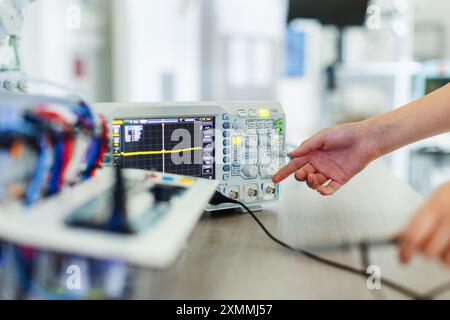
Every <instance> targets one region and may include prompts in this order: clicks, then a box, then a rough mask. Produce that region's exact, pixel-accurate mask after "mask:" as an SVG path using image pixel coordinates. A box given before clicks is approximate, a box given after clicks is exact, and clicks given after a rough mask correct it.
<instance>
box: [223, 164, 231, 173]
mask: <svg viewBox="0 0 450 320" xmlns="http://www.w3.org/2000/svg"><path fill="white" fill-rule="evenodd" d="M223 171H224V172H229V171H231V166H229V165H226V166H223Z"/></svg>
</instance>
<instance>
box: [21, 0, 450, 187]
mask: <svg viewBox="0 0 450 320" xmlns="http://www.w3.org/2000/svg"><path fill="white" fill-rule="evenodd" d="M448 12H450V2H449V1H448V0H414V1H413V0H371V1H368V0H346V1H342V0H341V1H339V0H314V1H308V0H291V1H288V0H147V1H143V0H89V1H87V0H38V1H34V2H32V3H31V5H30V6H29V7H28V8H27V11H26V18H25V26H24V30H23V40H22V41H21V43H20V52H21V58H22V59H21V64H22V70H23V71H24V72H25V73H27V74H28V75H29V76H31V77H35V78H44V79H48V80H51V81H54V82H58V83H61V84H65V85H67V86H70V87H74V88H76V90H79V91H81V92H84V93H85V94H87V95H88V96H89V97H91V99H92V100H93V101H95V102H97V101H102V102H107V101H164V100H169V101H170V100H178V101H180V100H231V99H232V100H272V99H274V100H279V101H281V103H282V104H283V106H284V108H285V111H286V113H287V120H288V128H287V133H288V141H289V142H290V143H291V144H293V145H298V144H299V143H300V141H301V140H302V139H304V138H306V137H307V136H308V135H310V134H312V133H314V132H315V131H317V130H318V129H320V128H322V127H326V126H330V125H333V124H336V123H342V122H347V121H356V120H360V119H364V118H366V117H369V116H371V115H374V114H377V113H380V112H383V111H388V110H390V109H392V108H395V107H398V106H401V105H402V104H404V103H407V102H408V101H410V100H412V99H414V98H416V97H419V96H422V95H424V94H426V93H428V92H430V91H432V90H434V89H436V88H439V87H440V86H442V85H443V84H445V83H447V82H448V81H449V78H450V20H449V19H448V16H447V14H448ZM386 160H387V161H388V162H389V163H390V165H391V167H392V170H393V171H394V172H395V174H396V175H397V176H398V177H400V178H401V179H403V180H405V181H407V182H408V183H410V184H411V185H412V186H413V187H414V188H415V189H416V190H417V191H419V192H420V193H422V194H424V195H426V194H428V193H429V192H430V191H431V190H432V188H433V187H435V186H437V185H438V184H440V183H441V182H443V181H444V180H447V179H450V136H449V135H443V136H440V137H437V138H433V139H430V140H427V141H424V142H421V143H417V144H415V145H412V146H409V147H406V148H404V149H402V150H400V151H398V152H396V153H394V154H393V155H391V156H389V157H387V158H386Z"/></svg>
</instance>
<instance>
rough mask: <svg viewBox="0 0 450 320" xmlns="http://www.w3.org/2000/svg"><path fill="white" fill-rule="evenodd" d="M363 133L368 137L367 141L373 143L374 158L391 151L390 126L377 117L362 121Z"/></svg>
mask: <svg viewBox="0 0 450 320" xmlns="http://www.w3.org/2000/svg"><path fill="white" fill-rule="evenodd" d="M361 126H362V130H363V134H364V136H365V137H366V143H369V144H370V145H371V149H372V150H373V155H372V158H373V159H372V160H375V159H378V158H380V157H382V156H384V155H385V154H387V153H389V152H390V151H392V150H390V141H391V139H390V135H391V134H392V133H391V132H390V131H391V129H390V126H389V125H387V124H385V123H382V122H380V121H378V119H377V118H376V117H375V118H369V119H366V120H363V121H361Z"/></svg>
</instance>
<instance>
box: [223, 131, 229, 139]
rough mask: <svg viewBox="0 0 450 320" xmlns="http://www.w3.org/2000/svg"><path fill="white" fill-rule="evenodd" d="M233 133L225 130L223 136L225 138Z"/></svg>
mask: <svg viewBox="0 0 450 320" xmlns="http://www.w3.org/2000/svg"><path fill="white" fill-rule="evenodd" d="M230 135H231V133H230V131H224V132H223V137H224V138H228V137H229V136H230Z"/></svg>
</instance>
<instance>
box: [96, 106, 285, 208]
mask: <svg viewBox="0 0 450 320" xmlns="http://www.w3.org/2000/svg"><path fill="white" fill-rule="evenodd" d="M94 108H95V110H96V111H97V112H99V113H101V114H103V115H104V116H106V117H108V118H109V119H108V121H109V122H110V124H111V127H110V130H111V136H112V146H111V150H110V152H109V155H108V156H107V157H106V162H107V164H111V165H114V166H119V167H123V168H137V169H147V170H154V171H160V172H166V173H173V174H180V175H187V176H194V177H201V178H206V179H211V180H218V181H219V190H220V191H221V192H222V193H223V194H225V195H226V196H228V197H230V198H233V199H236V200H240V201H242V202H244V203H246V204H248V205H251V206H252V205H258V204H260V203H264V202H270V201H274V200H277V199H278V198H279V196H280V190H279V186H278V185H276V184H274V183H273V182H272V176H273V174H274V173H275V172H276V171H277V170H278V169H280V168H281V167H282V166H283V165H284V163H285V160H286V152H285V128H286V117H285V114H284V111H283V108H282V107H281V105H280V104H279V103H278V102H267V101H265V102H260V101H245V102H182V103H179V102H173V103H171V102H163V103H103V104H97V105H95V106H94Z"/></svg>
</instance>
